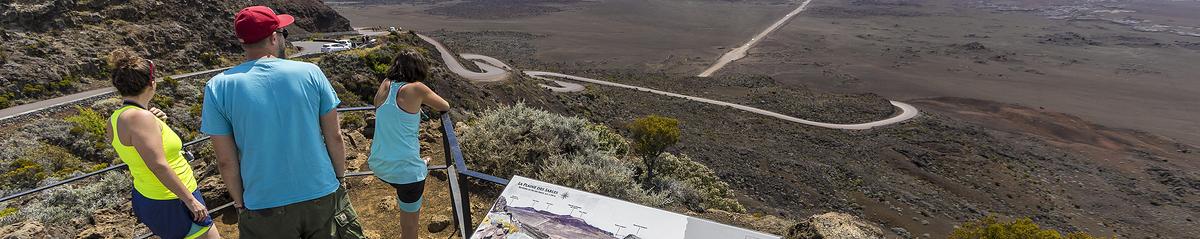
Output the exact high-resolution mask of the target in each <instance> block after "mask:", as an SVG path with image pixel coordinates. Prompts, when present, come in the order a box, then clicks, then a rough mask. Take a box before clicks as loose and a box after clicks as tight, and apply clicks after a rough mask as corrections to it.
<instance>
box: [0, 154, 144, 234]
mask: <svg viewBox="0 0 1200 239" xmlns="http://www.w3.org/2000/svg"><path fill="white" fill-rule="evenodd" d="M97 178H98V181H90V183H74V184H69V185H65V186H62V187H56V188H52V189H49V190H46V191H44V192H42V193H40V194H37V195H38V196H39V197H38V198H36V199H33V200H30V201H29V202H27V203H25V204H23V205H21V206H20V207H19V209H18V211H17V212H16V213H15V214H12V215H10V216H7V217H0V225H10V224H13V223H15V222H21V221H26V220H37V221H39V222H41V223H42V225H59V224H63V223H67V224H70V223H71V221H72V220H75V219H78V218H79V217H80V216H82V215H90V214H91V213H93V212H95V211H98V210H101V209H110V208H115V207H116V206H118V205H121V204H122V203H128V202H129V196H128V194H129V193H130V190H131V189H130V188H132V187H133V184H132V180H130V178H129V174H128V173H127V172H125V171H118V172H109V173H105V174H102V175H100V176H98V177H97ZM119 195H124V196H119ZM9 206H11V205H9ZM66 233H68V234H69V235H50V236H49V237H50V238H63V237H71V236H74V235H75V234H73V233H72V232H66Z"/></svg>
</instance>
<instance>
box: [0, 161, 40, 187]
mask: <svg viewBox="0 0 1200 239" xmlns="http://www.w3.org/2000/svg"><path fill="white" fill-rule="evenodd" d="M46 177H47V174H46V172H45V169H43V168H42V165H41V164H38V163H37V162H34V161H33V160H29V159H17V160H15V161H13V162H12V163H10V164H9V165H8V168H7V169H5V171H4V173H2V174H0V182H3V183H4V185H3V187H4V189H26V188H33V187H37V185H38V183H39V182H41V181H42V180H43V179H46Z"/></svg>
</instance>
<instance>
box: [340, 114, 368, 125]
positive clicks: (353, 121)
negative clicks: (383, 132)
mask: <svg viewBox="0 0 1200 239" xmlns="http://www.w3.org/2000/svg"><path fill="white" fill-rule="evenodd" d="M362 127H367V120H365V119H363V117H362V114H359V113H346V114H342V129H358V128H362Z"/></svg>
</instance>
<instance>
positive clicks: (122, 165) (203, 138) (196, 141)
mask: <svg viewBox="0 0 1200 239" xmlns="http://www.w3.org/2000/svg"><path fill="white" fill-rule="evenodd" d="M374 109H375V107H371V106H367V107H350V108H338V109H337V111H338V112H348V111H365V110H374ZM209 139H211V138H210V137H209V136H208V135H205V136H201V137H200V138H196V139H194V140H192V141H188V142H187V143H184V144H183V147H184V148H187V147H191V146H193V145H196V144H200V143H202V142H204V141H207V140H209ZM188 154H190V153H188ZM194 159H195V158H194V157H187V160H188V162H191V161H192V160H194ZM127 166H128V165H126V164H125V163H120V164H117V165H113V166H108V167H107V168H104V169H100V170H96V171H92V172H89V173H85V174H81V175H78V176H74V177H71V178H68V179H64V180H62V181H58V182H54V183H50V184H47V185H43V186H40V187H37V188H34V189H30V190H26V191H22V192H19V193H14V194H12V195H8V196H4V197H2V198H0V202H7V201H9V200H12V199H15V198H19V197H23V196H25V195H29V194H34V193H37V192H41V191H45V190H47V189H51V188H55V187H59V186H62V185H64V184H68V183H73V182H75V181H79V180H82V179H84V178H89V177H92V176H96V175H99V174H102V173H106V172H108V171H113V170H117V169H121V168H125V167H127Z"/></svg>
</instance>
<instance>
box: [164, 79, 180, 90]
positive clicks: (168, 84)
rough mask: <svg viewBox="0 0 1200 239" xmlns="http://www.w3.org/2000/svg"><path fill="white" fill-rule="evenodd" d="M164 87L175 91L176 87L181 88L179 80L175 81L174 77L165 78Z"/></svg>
mask: <svg viewBox="0 0 1200 239" xmlns="http://www.w3.org/2000/svg"><path fill="white" fill-rule="evenodd" d="M162 87H164V88H171V89H174V88H175V87H179V79H175V78H174V77H170V76H167V77H163V80H162Z"/></svg>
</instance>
